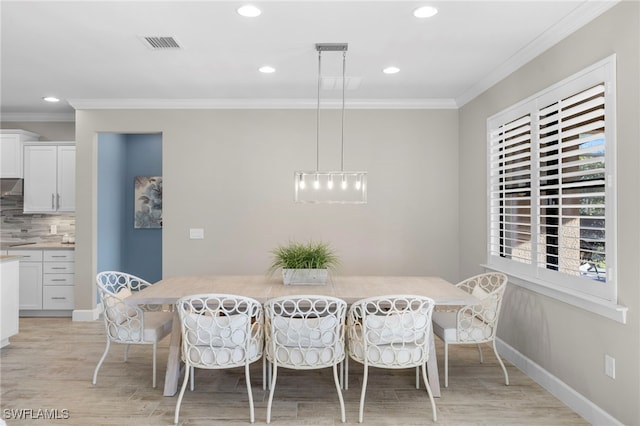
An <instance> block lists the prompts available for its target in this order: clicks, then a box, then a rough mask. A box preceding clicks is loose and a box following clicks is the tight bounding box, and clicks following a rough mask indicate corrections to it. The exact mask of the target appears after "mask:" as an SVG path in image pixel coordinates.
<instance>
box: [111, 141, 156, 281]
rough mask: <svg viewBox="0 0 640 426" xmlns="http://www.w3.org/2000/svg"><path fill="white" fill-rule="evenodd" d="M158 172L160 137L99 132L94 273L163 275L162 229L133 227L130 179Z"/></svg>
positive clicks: (149, 278) (154, 279)
mask: <svg viewBox="0 0 640 426" xmlns="http://www.w3.org/2000/svg"><path fill="white" fill-rule="evenodd" d="M136 176H162V135H161V134H159V133H154V134H115V133H101V134H100V135H99V136H98V271H105V270H117V271H122V272H127V273H130V274H133V275H137V276H139V277H141V278H143V279H145V280H147V281H150V282H155V281H158V280H160V279H162V229H135V228H134V197H135V195H134V178H135V177H136Z"/></svg>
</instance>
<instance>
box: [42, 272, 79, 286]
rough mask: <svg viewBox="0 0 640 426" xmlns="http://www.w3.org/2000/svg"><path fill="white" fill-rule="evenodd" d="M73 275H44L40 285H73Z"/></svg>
mask: <svg viewBox="0 0 640 426" xmlns="http://www.w3.org/2000/svg"><path fill="white" fill-rule="evenodd" d="M74 277H75V275H73V274H44V277H43V280H42V283H43V284H44V285H73V284H74V282H75V281H74Z"/></svg>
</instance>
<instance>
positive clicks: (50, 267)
mask: <svg viewBox="0 0 640 426" xmlns="http://www.w3.org/2000/svg"><path fill="white" fill-rule="evenodd" d="M75 265H76V264H75V263H73V262H44V264H43V267H42V272H44V273H45V274H73V273H74V272H75Z"/></svg>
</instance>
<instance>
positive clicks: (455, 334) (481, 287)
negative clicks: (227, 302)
mask: <svg viewBox="0 0 640 426" xmlns="http://www.w3.org/2000/svg"><path fill="white" fill-rule="evenodd" d="M456 286H457V287H458V288H461V289H462V290H464V291H466V292H467V293H469V294H471V295H473V296H475V297H477V298H478V299H480V303H479V304H477V305H466V306H462V307H459V308H458V309H457V310H455V311H442V312H440V311H436V312H434V314H433V332H434V334H435V335H436V336H438V337H439V338H440V339H442V341H443V342H444V386H445V387H448V386H449V345H477V346H478V352H479V354H480V362H481V363H482V362H483V361H484V359H483V355H482V346H481V344H482V343H491V345H492V347H493V352H494V353H495V355H496V358H498V362H499V363H500V367H502V371H503V372H504V382H505V385H509V374H508V373H507V369H506V368H505V366H504V363H503V362H502V359H501V358H500V355H499V354H498V349H497V348H496V330H497V328H498V318H499V317H500V306H501V304H502V297H503V295H504V290H505V288H506V287H507V276H506V275H504V274H500V273H495V272H491V273H486V274H480V275H476V276H473V277H471V278H468V279H466V280H464V281H462V282H460V283H458V284H456Z"/></svg>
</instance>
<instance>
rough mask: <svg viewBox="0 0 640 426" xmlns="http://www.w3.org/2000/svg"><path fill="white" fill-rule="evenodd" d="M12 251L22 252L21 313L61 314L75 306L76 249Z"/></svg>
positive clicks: (25, 314)
mask: <svg viewBox="0 0 640 426" xmlns="http://www.w3.org/2000/svg"><path fill="white" fill-rule="evenodd" d="M8 254H9V255H15V256H22V258H21V261H20V291H19V294H20V304H19V306H20V314H21V315H23V316H46V315H56V316H58V315H60V312H61V311H71V310H73V306H74V284H75V282H74V279H75V252H74V250H9V251H8ZM51 311H57V312H55V313H54V312H51ZM63 315H66V313H63Z"/></svg>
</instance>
